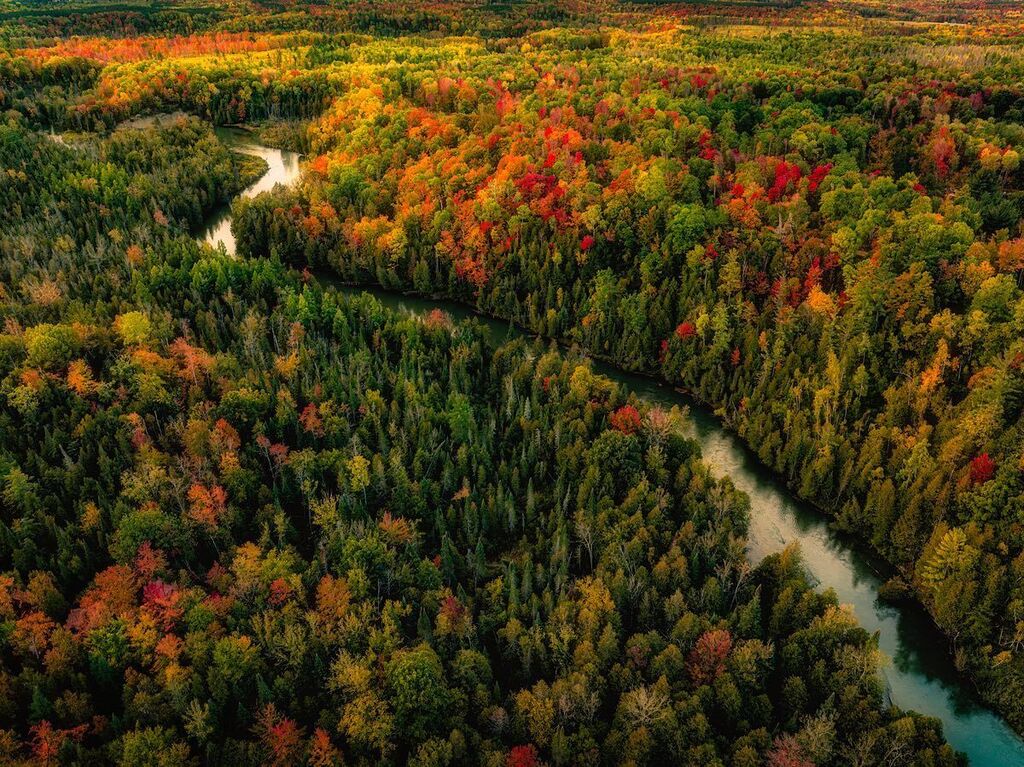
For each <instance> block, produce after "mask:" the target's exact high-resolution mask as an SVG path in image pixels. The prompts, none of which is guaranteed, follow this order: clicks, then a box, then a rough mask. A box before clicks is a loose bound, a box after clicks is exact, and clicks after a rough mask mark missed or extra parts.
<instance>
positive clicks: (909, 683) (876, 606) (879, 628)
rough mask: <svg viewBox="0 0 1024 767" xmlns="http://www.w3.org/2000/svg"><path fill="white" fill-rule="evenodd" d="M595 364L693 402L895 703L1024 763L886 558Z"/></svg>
mask: <svg viewBox="0 0 1024 767" xmlns="http://www.w3.org/2000/svg"><path fill="white" fill-rule="evenodd" d="M218 132H219V134H220V135H221V137H222V139H224V140H226V141H228V142H230V143H231V144H232V145H233V146H234V147H235V148H236V149H238V151H243V152H248V153H255V154H258V155H259V156H260V157H263V158H264V159H265V160H267V163H268V165H269V170H268V171H267V173H266V174H265V175H264V176H263V177H262V178H261V179H260V180H259V181H257V182H256V183H255V184H253V185H252V186H251V187H249V188H248V189H246V190H245V191H243V192H242V194H243V195H245V196H252V195H255V194H259V193H260V192H261V191H265V190H268V189H272V188H273V187H274V185H275V184H279V183H280V184H290V183H293V182H294V181H296V180H297V179H298V177H299V175H300V173H301V169H300V166H299V157H298V155H295V154H294V153H292V152H283V151H280V150H276V149H270V148H268V147H263V146H259V145H258V144H255V143H252V142H251V141H250V140H249V138H248V137H247V135H246V134H242V133H240V132H237V131H230V132H229V131H218ZM201 239H203V240H205V241H207V242H210V243H211V244H217V243H220V244H223V246H224V248H225V249H226V250H227V252H229V253H234V247H235V241H234V237H233V236H232V235H231V214H230V209H229V208H222V209H220V210H218V211H215V212H214V213H213V214H212V215H211V217H210V219H209V220H208V222H207V226H206V227H205V229H204V231H203V233H202V235H201ZM317 279H318V280H320V281H321V282H322V283H324V284H327V285H331V286H333V287H334V288H335V289H337V290H339V291H341V292H346V293H359V292H364V290H365V292H368V293H371V294H372V295H374V296H376V297H377V299H378V300H379V301H380V302H381V303H382V304H384V305H385V306H387V307H389V308H392V309H395V310H398V311H402V312H408V313H411V314H416V315H423V314H425V313H427V312H429V311H432V310H434V309H442V310H444V311H445V312H446V313H448V314H449V315H450V316H451V317H452V318H453V319H456V320H459V319H465V318H469V317H476V318H477V319H478V320H479V321H480V322H481V323H483V325H484V326H485V327H486V328H487V330H488V333H489V335H490V337H491V338H492V339H493V340H494V341H495V342H500V341H502V340H505V339H507V338H514V337H518V336H521V335H523V332H522V331H521V330H519V329H517V328H515V327H514V326H510V325H509V324H508V323H505V322H500V321H498V320H494V319H490V318H485V317H480V316H478V315H476V314H475V313H474V312H472V311H471V310H470V309H468V308H466V307H465V306H462V305H460V304H455V303H453V302H449V301H443V300H434V299H428V298H420V297H410V296H404V295H399V294H396V293H393V292H389V291H385V290H380V289H363V288H353V287H349V286H345V285H342V284H340V282H339V281H338V280H337V279H335V278H332V277H331V276H330V275H326V274H320V275H317ZM594 367H595V369H596V370H597V371H598V372H600V373H602V374H603V375H606V376H608V377H609V378H612V379H614V380H615V381H618V382H619V383H621V384H623V385H624V386H626V387H628V388H629V389H631V390H632V391H634V392H636V394H637V395H638V396H639V397H642V398H644V399H645V400H647V401H649V402H652V403H656V404H659V405H662V406H664V407H671V406H673V405H678V406H681V407H685V408H686V409H687V411H688V418H687V429H688V430H689V436H690V437H692V438H693V439H695V440H696V441H697V442H698V444H699V445H700V449H701V452H702V454H703V457H704V460H705V461H706V462H707V463H708V465H709V466H710V467H711V469H712V471H713V472H714V473H715V474H717V475H724V474H728V475H729V476H730V477H731V478H732V481H733V483H734V484H735V485H736V487H738V488H739V489H740V490H742V491H743V492H745V493H746V494H747V495H748V496H749V497H750V515H751V518H750V531H749V535H748V547H747V550H748V555H749V557H750V559H751V560H752V561H753V562H758V561H760V560H761V559H762V558H763V557H765V556H766V555H768V554H771V553H773V552H776V551H780V550H781V549H782V548H784V547H785V546H787V545H789V544H792V543H796V544H798V545H799V547H800V551H801V554H802V558H803V561H804V564H805V566H806V568H807V570H808V571H809V572H810V574H811V576H812V577H813V578H814V579H815V581H816V582H817V584H818V585H819V587H820V588H822V589H825V588H831V589H833V590H834V591H835V592H836V594H837V595H838V597H839V600H840V602H842V603H843V604H847V605H850V606H851V607H852V608H853V611H854V614H855V615H856V616H857V619H858V620H859V621H860V623H861V625H863V626H864V627H865V628H866V629H867V630H868V631H870V632H878V636H879V647H880V648H881V650H882V652H883V653H885V655H886V656H887V658H888V661H889V662H888V663H887V664H886V665H885V667H884V668H883V672H882V673H883V674H884V676H885V680H886V683H887V687H888V691H889V696H890V698H891V700H892V702H893V703H894V704H895V705H897V706H900V707H901V708H904V709H913V710H915V711H918V712H920V713H922V714H927V715H929V716H933V717H936V718H937V719H939V720H941V721H942V724H943V728H944V732H945V735H946V738H947V739H948V740H949V742H950V743H951V744H952V745H953V746H954V747H955V748H956V749H958V750H959V751H962V752H964V753H965V754H967V757H968V759H969V760H970V763H971V764H972V765H976V766H977V767H1017V766H1018V765H1019V766H1020V767H1024V741H1022V740H1021V739H1020V738H1019V737H1018V736H1017V735H1016V734H1015V733H1014V732H1013V730H1011V729H1010V727H1009V726H1008V725H1007V724H1006V722H1005V721H1003V720H1002V719H1001V718H1000V717H999V716H998V715H996V714H995V713H994V712H992V711H991V710H990V709H988V708H986V707H985V706H983V705H982V704H981V703H980V702H979V701H978V698H977V697H976V696H975V695H974V694H973V691H972V690H971V688H970V687H969V685H968V683H967V682H966V681H965V680H964V679H962V678H961V677H960V676H958V675H957V673H956V671H955V669H954V667H953V660H952V658H951V656H950V653H949V645H948V643H947V641H946V639H945V638H944V637H943V635H942V634H941V633H940V632H939V631H938V629H936V627H935V626H934V624H933V623H932V621H931V619H930V618H929V617H928V615H927V614H926V613H925V612H924V610H923V609H921V608H920V607H917V606H915V605H901V606H893V605H888V604H885V603H883V602H881V601H880V600H879V599H878V589H879V587H880V586H881V585H882V584H883V583H884V582H885V580H886V579H887V576H886V575H884V573H885V572H886V567H885V566H884V564H883V563H881V562H880V561H878V560H877V559H876V558H874V557H873V556H871V555H870V553H868V552H865V551H864V550H863V549H862V548H860V547H858V546H857V545H856V544H855V542H854V541H853V540H851V539H849V538H847V537H845V536H842V535H839V534H837V533H836V532H834V531H833V530H831V529H830V528H829V525H828V521H827V519H826V518H825V517H824V516H823V515H822V514H821V513H819V512H818V511H817V510H815V509H813V508H811V507H809V506H808V505H807V504H804V503H802V502H801V501H799V500H798V499H797V498H796V497H795V496H794V495H793V494H792V493H791V492H790V491H789V489H788V488H787V487H786V486H785V484H783V483H782V482H780V481H779V480H778V479H777V478H776V477H775V475H774V474H773V473H772V472H771V471H770V470H769V469H768V468H766V467H765V466H764V465H763V464H761V463H760V461H759V460H758V459H757V458H756V456H754V455H753V453H752V452H751V451H750V450H749V449H748V448H747V447H746V446H744V445H743V443H742V442H741V441H740V440H739V439H738V438H737V437H735V436H734V435H733V434H731V433H730V432H729V431H727V430H726V429H725V428H724V427H723V426H722V425H721V423H720V422H719V421H718V419H717V418H716V417H715V416H714V415H713V414H712V413H711V411H710V410H709V409H708V408H706V407H704V406H702V405H700V404H698V403H696V402H694V401H693V400H692V399H690V398H689V397H687V396H686V395H685V394H683V393H680V392H677V391H675V390H673V389H671V388H669V387H666V386H663V385H661V384H658V383H657V382H655V381H653V380H651V379H649V378H645V377H643V376H638V375H633V374H630V373H626V372H623V371H622V370H619V369H618V368H615V367H613V366H611V365H608V364H605V363H601V362H596V363H595V365H594Z"/></svg>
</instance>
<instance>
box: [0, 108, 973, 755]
mask: <svg viewBox="0 0 1024 767" xmlns="http://www.w3.org/2000/svg"><path fill="white" fill-rule="evenodd" d="M211 137H212V134H211V132H210V131H209V129H204V128H202V127H201V126H200V125H198V124H197V123H196V122H195V121H180V122H175V123H173V124H171V125H169V126H164V127H160V128H150V129H147V130H140V131H123V132H118V133H116V134H114V135H113V136H112V137H108V138H104V139H99V138H96V137H86V136H82V137H78V138H76V141H79V142H81V143H76V145H74V146H71V147H67V146H62V145H60V144H58V143H56V142H54V141H52V140H51V139H49V138H47V137H45V136H42V135H39V134H35V133H32V132H30V131H28V130H26V129H25V127H24V126H23V125H22V124H19V123H18V122H17V121H12V122H8V123H7V124H6V126H5V127H4V134H3V137H2V140H0V167H2V169H3V173H4V176H5V178H8V179H15V180H16V182H17V183H14V184H9V185H5V186H4V187H3V191H4V194H5V195H6V196H5V199H4V200H3V205H2V206H0V215H2V216H3V217H4V218H3V219H0V224H2V225H3V227H4V229H5V232H7V231H11V229H10V228H11V227H14V226H16V224H15V222H16V221H19V220H20V221H21V223H20V224H19V225H17V226H20V229H18V230H17V231H15V232H12V234H11V235H10V236H5V238H4V240H3V247H2V248H0V261H2V270H3V274H4V279H3V284H4V285H5V286H10V287H9V288H7V287H5V290H4V292H3V293H2V294H0V302H2V308H3V315H4V317H5V325H4V327H3V331H2V333H0V486H2V492H0V569H2V571H3V575H2V576H0V691H2V694H0V754H2V757H0V758H2V759H3V761H4V762H5V763H7V764H12V765H19V764H26V765H27V764H33V765H36V764H78V765H90V764H97V765H98V764H118V765H123V766H124V767H129V766H131V767H135V766H136V765H151V764H158V765H160V766H161V767H177V765H192V764H199V763H203V764H224V765H250V764H251V765H257V764H259V765H265V764H269V765H292V764H309V765H316V766H317V767H323V766H324V765H340V764H342V763H344V764H349V765H353V764H356V765H358V764H381V763H384V764H399V763H409V764H417V765H459V764H493V765H517V766H520V767H522V766H526V765H538V764H541V763H549V764H560V765H561V764H565V765H568V764H580V765H583V764H587V765H590V764H595V763H608V764H619V763H623V762H630V763H635V764H660V763H664V761H665V760H671V761H672V762H674V763H679V764H692V765H717V764H721V765H735V766H736V767H740V766H741V765H743V766H745V765H761V764H771V765H776V766H777V767H782V766H783V765H793V764H801V765H802V764H816V765H843V764H850V763H859V764H884V763H890V762H892V760H893V759H896V760H897V763H899V764H906V765H920V766H921V767H933V766H938V765H956V764H958V763H959V762H958V759H957V758H956V757H955V755H954V754H953V753H952V751H951V749H950V748H949V746H948V745H946V744H944V742H943V740H942V737H941V732H940V730H939V726H938V724H937V723H936V722H934V721H933V720H928V719H923V718H920V717H918V716H915V715H913V714H909V713H904V712H900V711H898V710H895V709H893V708H891V707H887V706H886V705H884V700H883V686H882V682H881V679H880V677H879V675H878V661H879V658H878V651H877V647H876V642H875V639H874V638H872V637H871V636H869V635H868V634H867V633H866V632H865V631H864V630H863V629H861V628H859V627H858V626H857V625H856V623H855V621H854V619H853V618H852V616H850V615H849V614H848V613H847V612H846V611H845V610H843V609H842V608H840V607H839V606H838V604H837V602H836V599H835V596H834V595H833V594H832V593H831V592H828V591H826V592H825V593H818V592H815V591H814V590H812V589H811V588H810V587H809V585H808V583H807V580H806V578H805V576H804V574H803V571H802V569H801V567H800V564H799V557H798V555H797V554H796V553H795V552H792V551H786V552H782V553H781V554H778V555H775V556H772V557H769V558H768V559H767V560H765V561H764V562H763V563H762V564H761V565H759V566H758V567H757V568H756V569H752V568H751V567H750V565H749V563H748V562H747V560H746V559H745V556H744V541H743V535H744V532H745V530H746V526H747V519H748V512H749V509H748V502H747V500H746V498H745V497H744V496H743V495H742V494H740V493H738V492H737V491H736V490H735V489H734V488H733V487H732V485H731V483H730V482H729V480H728V479H727V478H722V479H716V478H714V477H712V476H711V475H710V474H709V472H708V470H707V468H706V467H705V466H704V465H703V464H702V463H701V461H700V458H699V455H698V451H697V448H696V446H695V445H694V444H693V443H692V442H690V441H688V440H686V439H684V438H683V437H681V436H680V428H679V423H678V420H679V418H680V417H681V416H680V414H679V413H677V412H675V411H673V412H665V411H661V410H657V409H648V408H646V407H644V406H642V405H641V404H640V403H639V402H637V401H636V400H635V399H634V398H632V397H631V396H630V395H629V394H628V393H627V392H626V391H624V390H622V389H620V388H619V387H617V386H616V385H615V384H613V383H612V382H610V381H608V380H606V379H603V378H601V377H600V376H598V375H595V374H594V373H593V372H592V371H591V370H590V368H589V367H588V366H587V364H586V363H584V362H583V361H581V360H578V359H573V358H566V357H563V356H562V355H560V354H559V353H557V352H556V351H550V350H547V349H545V348H544V347H543V346H542V345H536V346H529V345H526V344H525V343H524V342H516V343H513V344H508V345H505V346H502V347H499V348H497V349H492V348H491V347H489V346H488V345H487V343H486V342H485V340H484V339H485V336H484V333H483V331H482V330H481V329H480V328H479V327H478V326H476V325H475V324H459V325H455V324H453V323H452V322H451V321H450V320H449V319H448V318H447V317H446V316H445V315H443V314H441V313H437V314H435V315H433V316H431V317H429V318H427V319H426V320H425V321H420V320H416V319H413V318H410V317H406V316H402V315H399V314H396V313H393V312H390V311H386V310H384V309H383V307H381V306H380V304H378V303H377V302H376V301H375V300H374V299H372V298H370V297H368V296H363V297H360V298H355V299H348V298H343V297H340V296H338V295H337V294H335V293H332V292H329V291H323V290H321V289H319V288H316V287H312V286H304V285H302V284H301V282H300V281H299V279H298V278H297V277H296V276H294V273H293V272H289V271H286V270H285V268H284V267H283V266H282V264H281V263H280V262H279V261H276V260H270V259H246V258H230V257H227V256H225V255H223V254H218V253H216V252H214V251H212V250H211V249H209V248H208V247H207V246H205V245H202V244H200V243H198V242H196V241H195V240H193V239H192V238H190V237H189V236H188V235H187V234H186V230H187V224H188V222H189V220H190V218H191V216H192V208H191V207H190V206H189V205H188V204H186V203H185V201H186V200H188V199H191V198H195V197H197V196H198V197H199V198H200V199H201V200H202V204H203V206H204V207H208V206H210V205H212V204H213V203H214V202H215V200H216V198H217V197H218V196H219V194H220V193H221V192H223V191H225V190H227V189H229V188H231V189H234V188H237V186H238V184H239V183H241V180H240V179H239V181H238V183H234V182H231V181H229V180H228V179H227V177H226V176H225V175H224V174H225V173H226V169H227V168H228V166H229V165H231V164H232V163H233V162H234V160H232V159H231V158H230V156H227V153H226V151H225V150H224V149H223V148H221V147H219V145H218V144H216V143H215V142H213V141H212V138H211ZM190 158H191V159H190ZM188 162H193V163H194V165H192V166H189V168H188V169H187V171H181V172H177V171H176V168H177V166H178V165H179V164H181V163H188ZM239 173H240V172H239ZM204 189H205V190H214V192H215V193H211V194H209V195H207V196H202V190H204ZM218 190H219V191H218ZM111 195H114V196H113V197H111ZM158 213H159V214H160V215H158Z"/></svg>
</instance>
